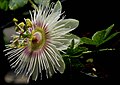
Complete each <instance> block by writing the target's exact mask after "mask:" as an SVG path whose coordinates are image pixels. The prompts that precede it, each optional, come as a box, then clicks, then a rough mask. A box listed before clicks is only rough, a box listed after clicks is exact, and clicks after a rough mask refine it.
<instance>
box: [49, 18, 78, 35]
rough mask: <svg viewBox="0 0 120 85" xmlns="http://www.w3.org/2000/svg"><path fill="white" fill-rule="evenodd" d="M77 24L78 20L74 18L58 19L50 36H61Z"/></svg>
mask: <svg viewBox="0 0 120 85" xmlns="http://www.w3.org/2000/svg"><path fill="white" fill-rule="evenodd" d="M78 25H79V21H78V20H75V19H64V20H61V21H58V23H57V24H56V25H55V27H54V29H53V30H52V33H51V35H52V36H61V35H65V34H66V33H68V32H70V31H72V30H74V29H75V28H77V27H78Z"/></svg>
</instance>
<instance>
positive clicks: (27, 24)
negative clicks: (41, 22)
mask: <svg viewBox="0 0 120 85" xmlns="http://www.w3.org/2000/svg"><path fill="white" fill-rule="evenodd" d="M25 22H26V26H27V27H32V22H31V21H30V19H25Z"/></svg>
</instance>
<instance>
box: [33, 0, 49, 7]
mask: <svg viewBox="0 0 120 85" xmlns="http://www.w3.org/2000/svg"><path fill="white" fill-rule="evenodd" d="M34 2H35V3H36V4H38V5H40V4H42V6H48V5H49V3H50V0H34Z"/></svg>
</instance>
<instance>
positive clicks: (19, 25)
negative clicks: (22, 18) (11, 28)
mask: <svg viewBox="0 0 120 85" xmlns="http://www.w3.org/2000/svg"><path fill="white" fill-rule="evenodd" d="M24 26H25V24H24V22H21V23H19V24H18V25H17V26H16V27H15V30H16V31H20V32H24V29H23V28H24Z"/></svg>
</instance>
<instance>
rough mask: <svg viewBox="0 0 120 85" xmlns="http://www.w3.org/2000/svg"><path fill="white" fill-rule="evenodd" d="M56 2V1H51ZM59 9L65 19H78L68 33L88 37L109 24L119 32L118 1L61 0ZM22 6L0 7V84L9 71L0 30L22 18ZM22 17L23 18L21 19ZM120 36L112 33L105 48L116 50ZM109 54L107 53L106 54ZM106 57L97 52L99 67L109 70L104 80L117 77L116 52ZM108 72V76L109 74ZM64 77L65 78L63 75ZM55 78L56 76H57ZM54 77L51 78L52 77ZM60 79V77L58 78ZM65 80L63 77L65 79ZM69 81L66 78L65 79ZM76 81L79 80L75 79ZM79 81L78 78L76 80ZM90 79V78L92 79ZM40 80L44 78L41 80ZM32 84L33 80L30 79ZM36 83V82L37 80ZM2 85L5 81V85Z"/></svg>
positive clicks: (119, 6)
mask: <svg viewBox="0 0 120 85" xmlns="http://www.w3.org/2000/svg"><path fill="white" fill-rule="evenodd" d="M52 1H57V0H52ZM61 1H62V6H63V11H65V13H64V14H65V15H66V17H65V18H74V19H77V20H79V26H78V28H77V29H75V30H74V31H72V33H74V34H76V35H78V36H80V37H83V36H86V37H91V36H92V35H93V33H95V32H96V31H99V30H102V29H106V28H107V27H109V26H110V25H112V24H115V26H114V28H113V30H112V32H117V31H120V13H119V11H120V5H119V3H118V2H115V1H113V0H111V1H106V0H103V1H101V0H100V1H98V0H96V1H95V0H94V1H92V0H61ZM29 7H30V5H29V4H28V5H26V6H25V7H24V10H28V9H30V8H29ZM22 11H23V9H22V8H21V9H19V10H15V11H7V12H6V11H3V10H0V85H4V84H1V82H4V75H5V74H6V73H7V72H8V71H9V70H10V67H9V64H8V61H7V58H6V57H5V56H4V53H3V49H5V47H4V40H3V29H4V25H6V24H7V23H9V22H11V21H12V19H13V18H14V17H16V18H17V19H19V20H20V18H24V17H27V16H22V15H21V12H22ZM22 20H23V19H22ZM12 25H13V23H11V24H9V25H8V26H5V27H9V26H12ZM119 43H120V37H119V36H116V37H115V39H112V40H111V41H109V44H106V45H107V46H108V47H115V48H117V49H119V48H120V45H119ZM108 54H109V53H108ZM109 57H110V58H108V57H104V55H101V56H100V58H98V59H99V60H98V63H99V64H100V66H103V67H104V68H105V69H107V70H106V71H108V72H107V73H110V74H109V75H110V78H108V80H109V79H110V80H117V77H119V76H118V75H119V70H118V69H119V64H120V63H119V51H118V52H117V53H113V54H109ZM111 75H112V76H111ZM65 78H66V77H65ZM57 79H58V80H59V78H57ZM53 80H54V79H53ZM62 80H64V79H62ZM65 80H67V78H66V79H65ZM68 80H69V78H68ZM78 80H79V79H78ZM80 80H82V79H80ZM84 80H85V81H88V80H89V79H88V78H87V77H86V79H84ZM93 80H94V79H93ZM43 82H44V81H43ZM32 83H33V85H34V84H35V82H32ZM37 83H39V82H38V81H37ZM5 85H6V84H5Z"/></svg>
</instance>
